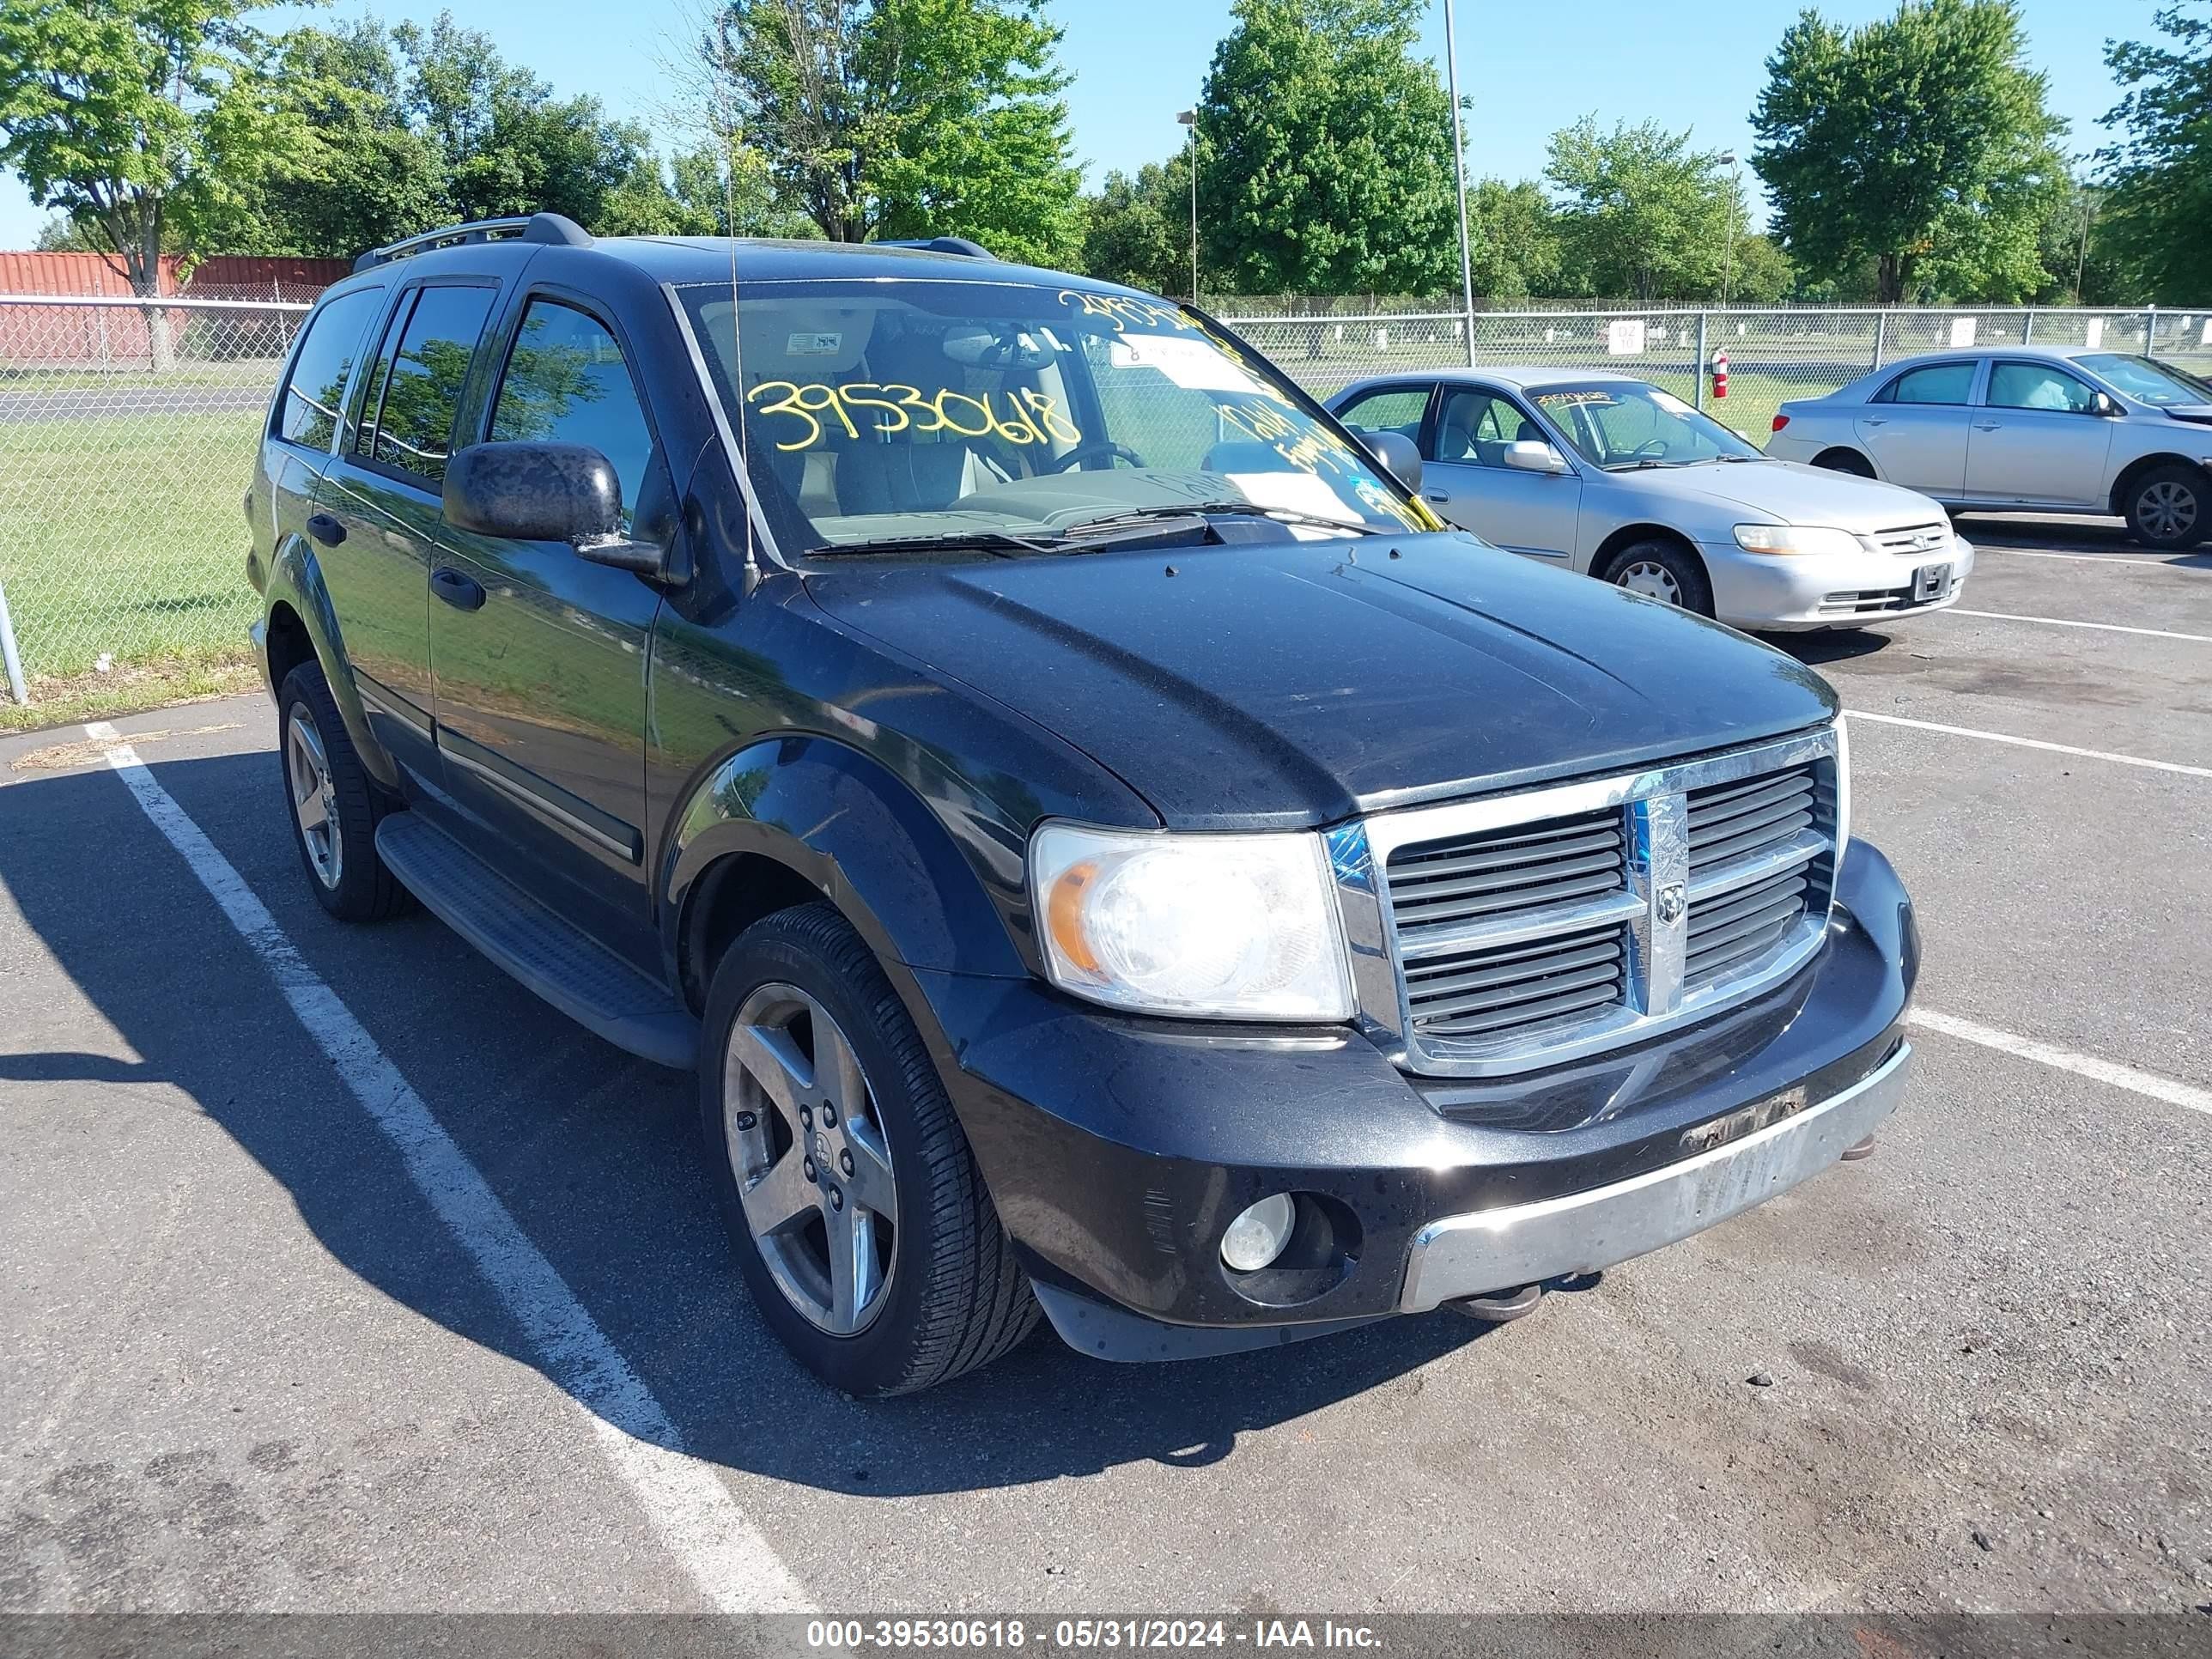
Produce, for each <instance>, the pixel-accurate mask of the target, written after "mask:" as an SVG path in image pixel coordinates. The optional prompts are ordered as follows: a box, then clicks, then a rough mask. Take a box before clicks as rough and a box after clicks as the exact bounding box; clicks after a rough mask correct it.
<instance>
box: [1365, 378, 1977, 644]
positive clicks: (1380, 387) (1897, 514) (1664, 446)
mask: <svg viewBox="0 0 2212 1659" xmlns="http://www.w3.org/2000/svg"><path fill="white" fill-rule="evenodd" d="M1328 405H1329V408H1330V410H1332V411H1333V412H1334V414H1335V415H1336V416H1337V417H1338V418H1339V419H1340V420H1341V421H1343V422H1345V423H1346V425H1348V426H1351V427H1352V428H1355V429H1356V430H1358V431H1362V432H1365V433H1369V434H1380V433H1386V432H1395V433H1396V434H1398V435H1401V436H1402V437H1404V438H1406V439H1407V440H1408V441H1411V442H1412V443H1413V444H1414V445H1415V446H1416V447H1418V448H1419V452H1420V456H1421V469H1420V486H1419V487H1420V491H1421V495H1422V498H1423V499H1424V500H1425V501H1427V502H1428V503H1429V504H1430V505H1431V507H1435V508H1436V510H1437V512H1438V513H1441V514H1443V517H1444V518H1445V519H1446V520H1449V522H1450V523H1452V524H1455V525H1456V526H1459V527H1460V528H1461V529H1462V530H1470V531H1473V532H1474V533H1475V534H1476V535H1478V536H1480V537H1481V538H1483V539H1484V540H1485V541H1487V542H1492V543H1494V544H1496V545H1498V546H1499V547H1503V548H1506V549H1509V550H1511V551H1513V552H1516V553H1522V554H1526V555H1527V556H1529V557H1530V558H1533V559H1541V560H1543V561H1544V562H1547V563H1551V564H1556V565H1559V566H1560V567H1562V568H1565V569H1569V570H1577V571H1581V572H1583V574H1587V575H1592V576H1595V577H1597V578H1598V579H1599V580H1602V581H1609V582H1613V583H1615V584H1617V585H1618V586H1622V587H1626V588H1629V589H1632V590H1633V591H1634V592H1639V593H1646V594H1650V596H1652V597H1653V598H1655V599H1666V600H1668V601H1669V602H1671V603H1673V604H1675V605H1683V606H1685V607H1686V608H1688V609H1690V610H1692V611H1702V612H1704V613H1705V615H1706V616H1709V617H1718V618H1719V619H1720V620H1721V621H1723V622H1725V623H1734V624H1735V626H1737V627H1739V628H1745V629H1755V630H1758V631H1760V632H1790V631H1795V630H1804V629H1834V628H1863V627H1866V626H1867V625H1868V624H1869V623H1878V622H1890V621H1894V620H1895V619H1897V618H1898V617H1905V616H1911V615H1913V614H1916V613H1917V612H1919V611H1934V610H1938V609H1941V608H1942V606H1944V605H1951V604H1954V603H1955V602H1956V601H1957V599H1958V597H1959V594H1960V589H1961V588H1962V586H1964V584H1965V582H1966V576H1967V574H1968V573H1969V572H1971V571H1972V569H1973V568H1974V550H1973V548H1972V546H1971V545H1970V544H1968V543H1967V542H1966V540H1965V538H1962V537H1960V536H1959V535H1958V534H1957V533H1956V532H1954V530H1953V528H1952V526H1951V521H1950V520H1949V519H1948V517H1947V516H1946V515H1945V513H1944V512H1943V509H1942V507H1939V506H1937V505H1936V503H1935V502H1934V501H1929V499H1928V498H1927V497H1926V496H1925V495H1915V494H1913V493H1912V492H1911V491H1910V490H1906V489H1898V488H1896V487H1895V486H1893V485H1890V484H1885V483H1876V482H1875V481H1874V480H1872V479H1869V478H1854V477H1847V476H1845V475H1844V474H1843V473H1840V472H1835V471H1822V470H1820V469H1816V468H1813V467H1808V466H1797V465H1792V464H1790V463H1789V462H1786V461H1778V460H1775V459H1771V458H1770V457H1768V456H1765V455H1762V454H1761V453H1759V451H1758V450H1757V449H1756V448H1755V447H1753V446H1752V445H1750V444H1748V443H1746V442H1745V441H1743V440H1742V439H1741V438H1740V437H1738V436H1737V435H1735V433H1733V432H1731V431H1729V429H1728V428H1726V427H1724V426H1723V425H1721V424H1720V423H1719V422H1717V421H1713V420H1711V419H1708V418H1707V417H1706V416H1704V415H1701V414H1699V412H1698V411H1697V410H1694V409H1692V408H1691V407H1690V405H1689V404H1686V403H1684V402H1683V401H1682V400H1681V399H1680V398H1677V397H1675V396H1674V395H1673V394H1672V393H1671V392H1663V391H1662V390H1660V389H1659V388H1658V387H1656V386H1650V385H1647V384H1646V383H1645V382H1644V381H1642V380H1636V379H1634V378H1632V376H1629V375H1626V374H1604V373H1600V372H1595V371H1591V370H1587V369H1576V368H1529V367H1517V368H1502V367H1501V368H1479V369H1475V368H1468V369H1449V370H1444V371H1442V372H1432V373H1428V374H1395V375H1390V376H1388V377H1385V378H1381V379H1376V380H1360V381H1358V382H1356V383H1354V384H1353V385H1352V386H1346V388H1345V389H1344V390H1343V391H1341V392H1338V393H1337V394H1336V395H1335V396H1334V397H1333V398H1330V399H1329V400H1328Z"/></svg>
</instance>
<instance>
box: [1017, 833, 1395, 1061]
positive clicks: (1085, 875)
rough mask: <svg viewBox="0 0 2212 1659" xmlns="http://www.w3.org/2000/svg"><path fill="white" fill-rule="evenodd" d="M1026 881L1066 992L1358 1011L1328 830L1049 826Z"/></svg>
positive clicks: (1145, 1000)
mask: <svg viewBox="0 0 2212 1659" xmlns="http://www.w3.org/2000/svg"><path fill="white" fill-rule="evenodd" d="M1030 894H1031V896H1032V899H1033V901H1034V902H1035V904H1036V918H1037V932H1038V934H1039V936H1040V938H1041V939H1042V941H1043V945H1044V957H1045V965H1046V969H1047V970H1048V973H1049V974H1050V975H1051V977H1052V981H1053V983H1054V984H1055V985H1057V986H1059V987H1060V988H1061V989H1062V990H1065V991H1072V992H1073V993H1074V994H1076V995H1078V996H1081V997H1087V998H1089V999H1090V1000H1091V1001H1093V1002H1103V1003H1104V1004H1106V1005H1107V1006H1109V1007H1114V1008H1128V1009H1134V1010H1139V1011H1141V1012H1146V1013H1154V1014H1174V1015H1181V1016H1186V1017H1210V1018H1222V1019H1299V1020H1341V1019H1349V1018H1352V983H1351V978H1350V972H1349V968H1348V964H1347V962H1346V952H1345V947H1344V925H1343V922H1342V921H1341V920H1340V918H1339V916H1338V915H1337V911H1336V892H1335V888H1334V884H1333V883H1332V881H1331V879H1330V877H1329V871H1328V855H1327V854H1326V853H1325V852H1324V851H1323V850H1322V841H1321V837H1320V836H1312V835H1271V836H1210V835H1167V834H1161V833H1158V832H1146V831H1141V830H1128V829H1085V828H1083V827H1081V826H1079V825H1076V824H1072V823H1048V824H1046V825H1045V826H1044V827H1043V828H1042V829H1039V830H1038V831H1037V832H1036V835H1035V836H1033V837H1031V839H1030Z"/></svg>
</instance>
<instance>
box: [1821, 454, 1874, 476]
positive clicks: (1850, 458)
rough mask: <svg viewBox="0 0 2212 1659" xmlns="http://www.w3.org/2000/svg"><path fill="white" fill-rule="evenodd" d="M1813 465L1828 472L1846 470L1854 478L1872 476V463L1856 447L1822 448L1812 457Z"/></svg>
mask: <svg viewBox="0 0 2212 1659" xmlns="http://www.w3.org/2000/svg"><path fill="white" fill-rule="evenodd" d="M1813 465H1815V466H1817V467H1820V468H1823V469H1825V470H1826V471H1830V472H1847V473H1849V474H1850V476H1851V477H1854V478H1871V477H1874V463H1873V462H1872V461H1869V459H1867V458H1866V457H1865V456H1863V455H1862V454H1860V453H1858V451H1857V450H1856V449H1824V450H1822V451H1821V452H1820V453H1819V454H1817V455H1815V456H1814V458H1813Z"/></svg>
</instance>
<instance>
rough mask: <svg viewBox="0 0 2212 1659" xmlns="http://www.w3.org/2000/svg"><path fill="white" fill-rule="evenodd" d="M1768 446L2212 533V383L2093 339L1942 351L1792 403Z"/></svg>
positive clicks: (2137, 529)
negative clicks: (2089, 343) (2087, 344)
mask: <svg viewBox="0 0 2212 1659" xmlns="http://www.w3.org/2000/svg"><path fill="white" fill-rule="evenodd" d="M1766 453H1768V454H1770V455H1778V456H1781V457H1783V458H1784V459H1788V460H1793V461H1807V462H1810V463H1811V464H1812V465H1814V466H1824V467H1832V468H1834V469H1836V470H1837V471H1841V472H1855V473H1857V474H1858V475H1859V476H1860V477H1866V478H1886V479H1887V480H1888V481H1889V482H1890V483H1899V484H1904V485H1905V486H1907V487H1908V488H1910V489H1918V490H1922V491H1924V492H1925V493H1926V494H1928V495H1932V496H1933V497H1935V499H1936V500H1937V501H1941V502H1942V503H1943V504H1944V505H1945V506H1947V507H1965V508H1974V507H1978V508H1981V509H1984V510H1985V511H1987V510H1993V509H1994V510H2006V511H2028V512H2035V513H2118V514H2119V515H2120V516H2122V517H2124V518H2125V519H2126V520H2127V521H2128V528H2129V529H2130V531H2131V532H2134V535H2135V537H2136V540H2138V541H2140V542H2142V543H2144V544H2146V545H2148V546H2151V547H2157V548H2168V549H2179V548H2186V547H2194V546H2195V545H2196V544H2197V543H2198V542H2200V541H2202V540H2203V538H2204V537H2205V535H2206V533H2207V532H2212V473H2208V471H2207V468H2208V467H2212V384H2208V383H2207V382H2205V381H2203V380H2198V379H2197V377H2196V376H2195V375H2193V374H2186V373H2185V372H2183V371H2182V370H2180V369H2178V368H2173V367H2172V365H2171V364H2168V363H2161V362H2154V361H2153V360H2152V359H2150V358H2148V357H2138V356H2130V355H2129V354H2128V353H2126V352H2119V351H2103V350H2091V349H2087V348H2050V347H2041V346H1992V347H1984V348H1981V349H1976V350H1972V351H1939V352H1935V353H1932V354H1930V355H1929V356H1924V357H1910V358H1906V359H1905V360H1904V361H1902V362H1894V363H1891V364H1889V365H1888V366H1887V368H1879V369H1876V370H1875V372H1874V373H1873V374H1868V375H1865V376H1863V378H1861V379H1859V380H1854V381H1852V382H1851V384H1850V385H1849V386H1845V387H1844V388H1843V389H1842V390H1841V391H1839V392H1830V393H1829V394H1828V395H1827V396H1826V397H1825V398H1808V399H1807V400H1805V401H1804V402H1802V403H1787V404H1783V405H1782V408H1781V410H1780V411H1779V412H1778V414H1776V416H1775V417H1774V435H1773V436H1772V437H1771V438H1770V439H1768V440H1767V444H1766Z"/></svg>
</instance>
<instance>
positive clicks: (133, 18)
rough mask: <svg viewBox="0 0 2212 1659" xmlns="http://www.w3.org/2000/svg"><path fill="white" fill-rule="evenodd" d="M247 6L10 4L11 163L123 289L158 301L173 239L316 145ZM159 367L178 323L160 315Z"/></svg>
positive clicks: (191, 235) (55, 0) (202, 228)
mask: <svg viewBox="0 0 2212 1659" xmlns="http://www.w3.org/2000/svg"><path fill="white" fill-rule="evenodd" d="M244 9H246V8H245V6H244V4H243V3H242V0H0V166H4V167H10V168H13V169H14V170H15V172H16V173H21V175H22V178H23V181H24V183H25V184H27V185H28V186H29V187H30V191H31V195H32V198H33V200H34V201H36V202H37V203H38V204H39V205H40V206H41V207H50V208H59V209H60V210H62V211H63V212H64V213H65V214H67V215H68V216H69V217H70V222H72V223H73V224H75V225H76V227H77V228H78V229H79V230H80V231H82V233H83V234H85V236H86V237H87V238H88V240H91V241H92V242H93V243H94V245H95V246H98V247H99V249H100V252H102V253H104V254H106V256H107V257H108V260H109V263H110V264H112V265H113V266H114V267H115V269H116V270H118V272H120V273H121V274H122V275H123V276H125V277H126V278H127V279H128V280H129V282H130V283H131V292H132V293H134V294H137V295H155V294H158V293H159V292H160V291H161V254H162V252H163V251H164V249H165V247H166V246H167V245H168V242H169V240H170V239H172V238H175V239H178V240H182V241H183V242H184V244H185V246H191V247H197V246H202V245H203V243H202V234H204V232H206V231H208V230H210V228H214V227H216V226H219V225H221V224H222V223H223V222H225V220H226V218H227V217H228V216H232V215H234V214H235V213H236V212H237V211H238V210H239V209H240V205H241V200H242V193H243V191H245V190H246V189H247V188H248V187H250V185H251V182H252V180H253V179H256V178H257V177H258V176H259V175H260V174H261V173H264V171H265V170H267V169H268V168H270V167H275V166H278V165H281V164H282V163H283V161H284V159H285V158H286V157H287V156H289V155H295V154H297V153H298V152H300V151H301V149H304V148H305V146H306V144H307V133H306V127H305V124H304V123H303V122H302V121H301V119H300V118H299V117H298V116H297V115H296V114H295V113H294V112H289V111H288V110H285V109H284V108H283V107H282V106H280V105H279V104H278V102H277V100H276V98H275V97H274V95H273V92H272V88H271V83H270V79H269V77H268V76H266V75H265V74H264V58H265V56H266V50H267V46H266V42H265V40H264V38H263V37H262V36H261V35H260V34H259V33H257V32H256V31H255V30H253V29H251V28H249V27H246V25H245V24H244V23H242V22H240V21H239V17H240V13H241V12H242V11H243V10H244ZM147 321H148V327H149V333H150V335H151V337H152V342H153V361H154V367H155V368H156V369H165V368H168V367H169V366H170V362H171V349H170V343H169V327H168V313H167V312H165V311H162V310H161V309H159V308H157V307H155V308H149V310H148V312H147Z"/></svg>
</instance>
